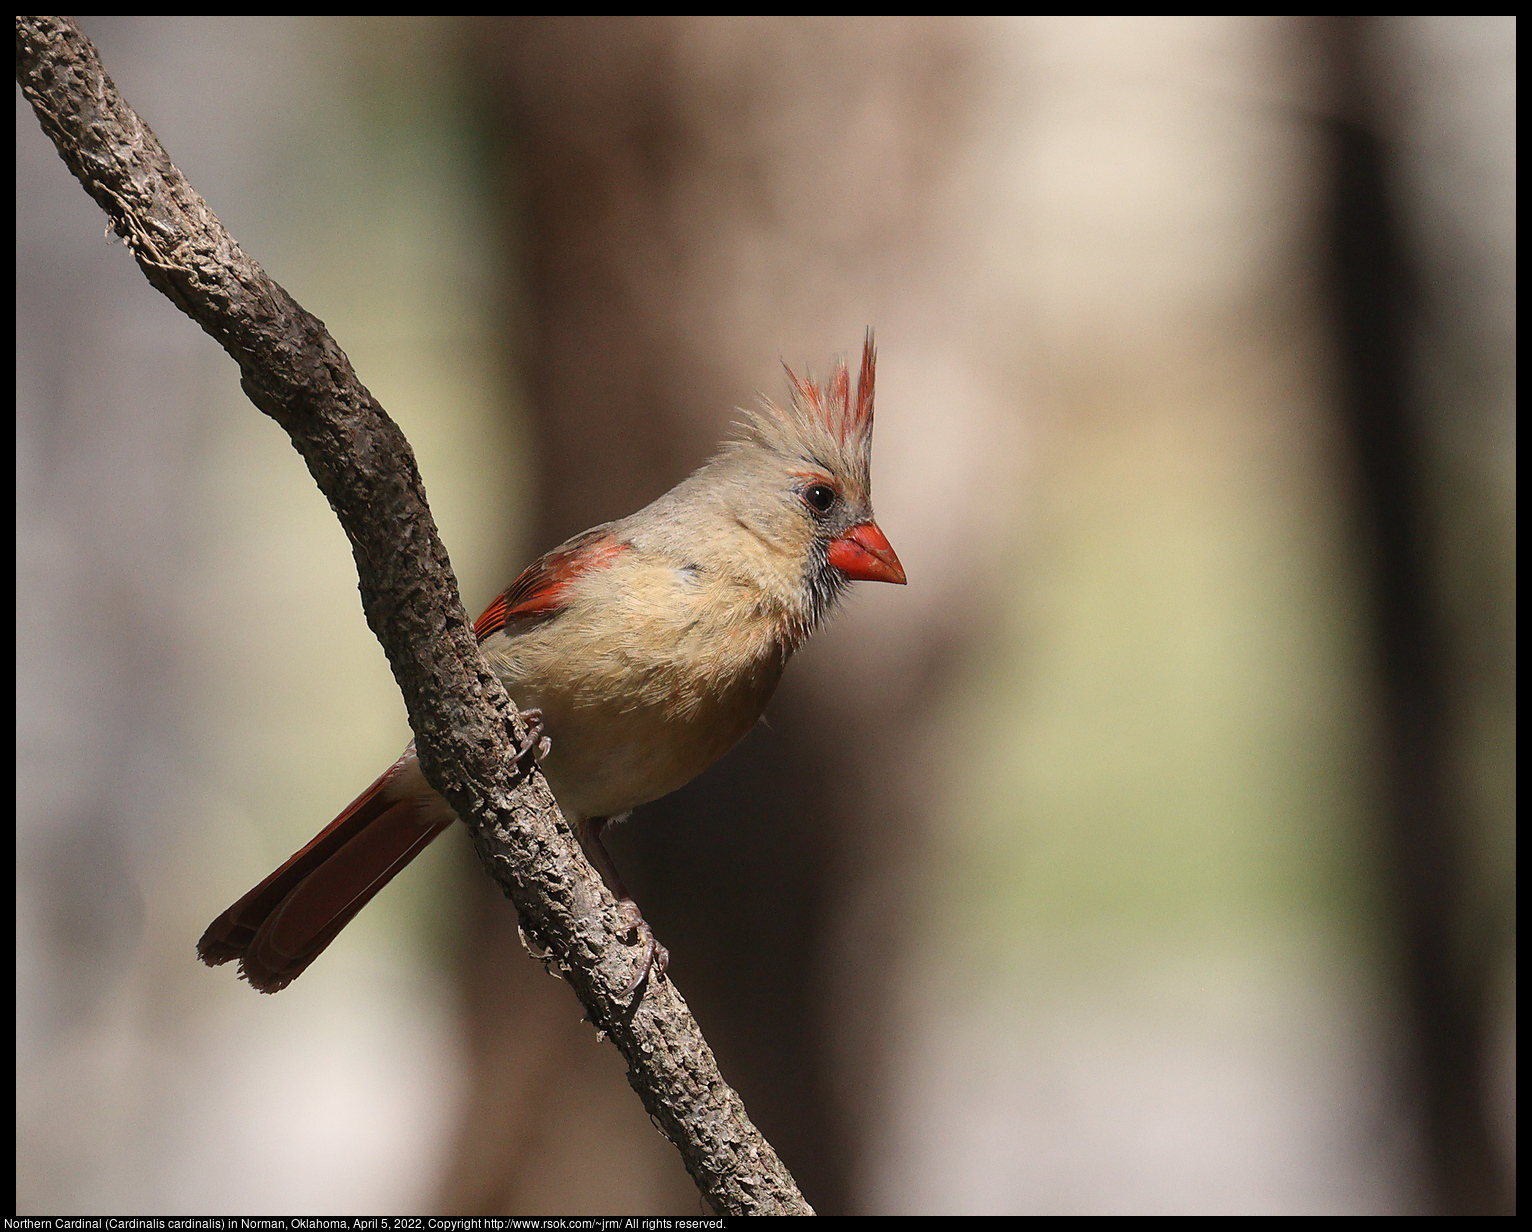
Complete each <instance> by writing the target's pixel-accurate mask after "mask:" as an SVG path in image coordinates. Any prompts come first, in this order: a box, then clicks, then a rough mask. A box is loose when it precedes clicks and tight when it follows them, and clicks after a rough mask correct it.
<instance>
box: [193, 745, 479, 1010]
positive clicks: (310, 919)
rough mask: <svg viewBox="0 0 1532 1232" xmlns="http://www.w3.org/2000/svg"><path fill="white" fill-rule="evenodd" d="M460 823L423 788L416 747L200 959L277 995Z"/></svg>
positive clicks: (217, 933) (237, 912) (215, 933)
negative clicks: (232, 969)
mask: <svg viewBox="0 0 1532 1232" xmlns="http://www.w3.org/2000/svg"><path fill="white" fill-rule="evenodd" d="M455 820H457V818H456V815H455V814H454V813H453V812H452V810H451V808H450V807H449V806H448V804H447V802H446V801H445V800H443V799H442V798H441V797H440V796H438V795H437V794H436V793H435V792H433V791H431V790H430V788H429V787H426V786H425V780H424V778H422V777H421V776H420V772H419V768H418V767H417V766H416V764H415V756H414V748H413V746H412V747H411V748H410V749H409V750H408V751H407V752H406V753H405V755H404V756H403V757H402V758H400V759H399V761H398V762H396V763H395V764H394V765H393V766H392V767H390V768H389V770H388V773H386V774H384V775H383V777H382V778H380V779H378V781H377V782H376V783H374V784H373V785H372V786H371V787H369V788H368V789H367V790H366V791H364V792H363V793H362V794H361V795H360V796H358V797H357V798H356V800H354V801H353V802H352V804H351V806H350V807H349V808H347V809H346V811H345V812H343V813H342V814H341V815H340V816H339V817H337V818H336V819H335V820H334V821H332V822H331V823H330V824H329V825H327V826H326V827H325V828H324V829H323V830H321V831H320V832H319V833H318V834H316V835H315V836H314V838H313V839H312V840H311V841H310V842H309V843H308V845H307V846H305V847H304V848H303V849H302V850H301V851H299V852H297V853H296V854H295V855H293V857H292V858H291V859H289V860H288V861H287V862H286V863H285V864H283V865H282V867H281V868H279V869H277V871H276V872H274V873H272V874H271V876H269V877H267V878H266V880H265V881H263V882H261V884H260V885H258V886H256V887H255V888H254V889H253V890H251V891H250V893H248V894H246V895H245V896H244V897H243V898H242V899H240V900H239V901H238V902H237V903H235V904H234V905H233V906H232V907H230V908H229V909H228V910H227V911H225V912H224V913H223V914H222V915H221V916H219V917H218V918H217V919H216V920H214V921H213V922H212V923H211V924H209V925H208V927H207V931H206V932H205V933H203V934H202V939H201V940H200V941H198V942H197V957H198V958H200V959H202V961H203V962H205V963H207V965H208V966H210V967H216V966H217V965H218V964H220V963H226V962H231V961H233V960H234V959H236V958H237V959H238V960H239V973H240V975H241V976H242V977H243V978H244V979H247V980H249V981H250V984H251V986H252V987H254V988H256V989H257V990H259V991H260V992H280V991H281V990H282V989H284V988H286V987H287V986H288V985H289V984H290V983H292V982H293V980H295V979H297V978H298V976H300V975H301V974H303V971H304V970H305V968H307V967H308V965H309V964H310V963H311V962H313V961H314V959H316V958H318V957H319V955H320V954H321V953H322V952H323V950H324V948H325V946H327V945H329V944H330V942H332V941H334V940H335V938H336V935H337V934H338V933H339V932H340V930H341V929H343V928H344V927H345V926H346V925H347V924H349V923H350V922H351V919H352V917H353V916H355V915H356V913H357V912H358V911H360V910H361V909H362V908H363V907H365V906H366V905H367V904H368V903H369V902H370V901H371V900H372V897H373V895H375V894H376V893H377V892H378V891H379V890H381V889H382V888H383V887H384V886H386V885H387V884H388V883H389V882H390V881H391V880H392V879H393V877H394V875H395V874H396V873H398V872H399V870H400V869H402V868H403V867H404V866H405V865H406V864H408V863H409V862H410V861H411V860H413V859H414V858H415V857H416V856H418V855H419V854H420V853H421V852H422V851H424V850H425V848H426V846H427V845H428V844H429V843H430V842H431V840H432V839H434V838H435V837H436V836H437V835H438V834H440V833H441V832H442V831H443V830H445V829H446V828H447V827H448V826H450V825H451V824H452V823H453V822H454V821H455Z"/></svg>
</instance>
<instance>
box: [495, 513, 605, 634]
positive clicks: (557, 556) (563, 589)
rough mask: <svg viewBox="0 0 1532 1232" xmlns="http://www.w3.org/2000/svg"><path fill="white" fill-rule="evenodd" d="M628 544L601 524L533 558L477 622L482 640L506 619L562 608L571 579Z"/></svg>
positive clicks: (601, 565) (601, 563) (599, 565)
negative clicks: (620, 540) (543, 554)
mask: <svg viewBox="0 0 1532 1232" xmlns="http://www.w3.org/2000/svg"><path fill="white" fill-rule="evenodd" d="M627 549H628V545H627V544H626V543H621V542H619V541H618V539H617V537H616V536H615V535H613V534H612V533H611V531H609V530H607V529H606V527H604V526H598V527H596V528H595V529H593V530H588V531H586V532H585V533H584V534H583V535H576V536H575V537H574V538H573V539H571V540H569V541H568V542H567V543H562V544H560V545H559V546H558V547H556V548H554V549H553V551H551V552H549V553H548V554H547V555H546V556H542V557H540V558H538V559H537V560H535V561H533V562H532V563H531V564H530V565H528V566H527V567H526V568H525V569H523V570H522V571H521V574H520V575H519V576H518V577H517V578H516V580H515V581H514V582H512V583H511V585H510V588H509V589H508V590H507V591H506V592H505V593H504V594H503V595H501V596H500V597H499V598H497V599H496V600H495V601H494V602H493V603H491V604H490V605H489V606H488V607H487V608H485V609H484V614H483V615H482V616H480V617H479V619H478V620H476V621H475V622H474V626H473V631H474V633H475V634H476V635H477V637H478V639H479V640H480V641H481V642H482V641H483V640H484V639H485V638H486V637H488V636H489V635H490V634H491V633H497V632H499V631H500V630H501V629H503V628H505V626H506V624H507V622H509V621H512V620H518V619H521V618H522V617H526V616H551V615H553V614H554V613H555V612H558V611H561V610H562V609H563V606H564V596H565V594H566V593H567V592H568V590H569V587H570V585H571V583H573V582H574V580H575V579H576V578H578V577H580V576H581V575H583V574H586V573H589V572H590V571H591V570H592V569H602V568H605V567H606V566H607V565H609V564H611V563H612V561H613V560H615V559H616V558H617V557H618V556H620V555H621V554H622V553H623V552H625V551H627Z"/></svg>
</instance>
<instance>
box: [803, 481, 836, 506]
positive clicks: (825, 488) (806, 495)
mask: <svg viewBox="0 0 1532 1232" xmlns="http://www.w3.org/2000/svg"><path fill="white" fill-rule="evenodd" d="M803 499H804V500H806V501H807V502H808V504H809V508H810V509H812V510H814V512H815V513H829V512H830V506H831V505H833V504H835V489H834V488H832V487H831V486H830V485H829V484H827V483H811V484H810V485H809V486H808V487H806V488H804V489H803Z"/></svg>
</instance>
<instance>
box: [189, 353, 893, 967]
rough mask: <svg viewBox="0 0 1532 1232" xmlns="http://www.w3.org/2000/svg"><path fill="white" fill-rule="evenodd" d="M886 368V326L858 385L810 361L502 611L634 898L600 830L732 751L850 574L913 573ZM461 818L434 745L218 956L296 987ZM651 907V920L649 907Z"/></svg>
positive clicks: (356, 808) (572, 547)
mask: <svg viewBox="0 0 1532 1232" xmlns="http://www.w3.org/2000/svg"><path fill="white" fill-rule="evenodd" d="M873 366H874V353H873V347H872V337H871V334H869V335H868V339H867V345H866V347H865V348H864V352H863V360H862V370H861V373H860V380H859V381H858V389H857V393H856V396H855V397H854V398H853V396H852V392H851V388H850V378H849V374H848V372H847V371H846V367H845V365H844V364H840V365H838V366H837V367H836V369H835V371H834V373H833V374H832V377H831V379H830V381H829V383H828V384H827V385H826V386H825V387H823V388H821V387H820V386H818V385H815V384H814V383H812V382H811V381H807V380H802V379H799V378H798V377H796V376H794V375H793V374H792V372H791V371H789V373H788V377H789V382H790V389H791V398H790V400H789V402H788V403H787V404H786V405H785V406H780V405H777V404H775V403H772V402H770V401H767V400H765V399H763V400H762V403H761V406H760V407H759V408H758V409H757V410H755V411H752V412H749V413H748V414H747V417H746V419H745V421H744V422H743V423H742V424H741V425H740V428H739V431H738V432H737V434H736V436H735V437H734V439H732V440H731V441H729V442H728V443H727V444H725V445H724V447H723V448H722V450H720V452H719V453H718V455H717V456H716V457H715V458H714V459H713V460H712V461H710V462H708V463H707V464H706V465H705V466H703V467H701V468H700V469H699V470H697V471H696V472H695V473H694V474H692V475H691V476H690V477H689V478H687V479H685V480H683V481H682V482H681V483H679V484H677V485H676V487H674V488H672V489H671V490H670V491H669V492H667V493H665V495H663V496H661V497H660V498H659V499H658V500H656V501H654V502H653V503H652V504H650V505H647V506H646V507H644V508H643V509H640V510H639V511H638V512H637V513H634V514H631V515H630V516H628V517H626V518H623V519H621V520H620V521H616V522H610V523H607V524H605V525H603V526H598V527H595V528H593V529H592V530H590V531H587V532H585V533H584V534H583V535H580V536H577V537H576V538H575V539H573V540H570V541H569V542H568V543H566V544H562V545H560V547H558V548H555V549H554V550H553V551H551V552H549V553H548V554H547V555H546V556H544V557H543V558H542V559H541V560H539V561H538V562H536V563H535V564H533V565H532V566H530V567H529V568H528V569H527V570H526V571H524V572H523V574H522V575H521V577H519V578H518V579H517V580H516V582H514V583H513V584H512V586H511V587H510V589H509V590H507V591H506V593H505V594H504V595H502V596H501V598H500V599H498V600H497V601H496V603H495V604H493V605H491V607H490V609H489V610H488V611H487V612H486V613H485V615H484V617H482V618H481V619H480V622H479V624H478V626H477V628H478V630H479V634H480V638H481V644H482V648H483V651H484V654H485V656H486V658H487V659H488V661H489V663H490V665H491V666H492V667H493V668H494V670H495V672H496V673H497V674H498V675H499V676H500V677H501V679H502V680H503V681H504V683H505V686H506V690H507V691H508V692H509V693H510V695H511V697H512V698H514V699H515V700H516V702H517V704H518V705H520V706H522V707H524V708H527V709H535V710H537V711H540V712H541V720H542V723H543V725H544V729H545V731H546V733H547V735H548V738H549V740H550V742H551V746H550V747H549V748H548V751H547V752H546V755H545V756H544V757H543V759H542V767H543V771H544V773H545V774H546V775H547V778H548V784H549V786H550V787H551V788H552V790H553V794H554V797H555V798H556V799H557V800H558V802H559V806H560V808H562V809H563V811H564V812H565V814H566V815H567V816H568V817H569V819H570V821H571V822H572V823H573V824H575V825H576V826H577V828H578V829H579V832H580V834H581V836H582V839H583V840H584V841H585V843H586V846H587V850H588V852H589V854H590V855H591V856H592V859H593V860H595V862H596V863H597V866H598V868H600V869H601V871H602V873H603V875H604V876H606V877H607V880H608V881H609V882H611V883H613V889H614V891H615V892H616V893H617V894H618V896H619V897H620V898H623V899H626V898H627V895H626V891H625V890H623V889H622V887H621V882H620V881H619V880H618V879H617V878H616V871H615V869H613V868H612V866H611V863H610V860H609V859H608V858H607V856H606V853H605V849H604V848H603V847H602V846H601V843H600V827H601V826H602V825H603V824H605V822H606V820H608V819H611V818H614V817H618V816H620V815H622V814H625V813H627V812H629V811H630V810H632V809H633V808H635V807H637V806H638V805H640V804H644V803H646V802H648V801H650V800H653V799H656V798H658V797H660V796H662V795H665V794H666V793H668V792H671V791H674V790H675V789H676V788H678V787H680V786H682V785H683V784H685V783H687V782H689V781H690V780H691V779H693V778H695V777H696V776H697V775H698V774H700V773H701V772H702V771H703V770H705V769H706V768H707V767H708V766H710V765H711V764H712V763H713V762H714V761H716V760H717V759H718V758H719V757H721V756H722V755H723V754H724V753H726V752H727V751H728V750H729V749H730V748H732V747H733V746H734V744H735V743H737V742H738V740H739V739H740V738H741V737H742V736H743V735H744V734H745V733H746V732H747V731H749V730H750V728H751V727H752V726H753V725H754V724H755V722H756V721H757V719H759V718H760V716H761V713H762V711H763V710H764V709H765V706H766V703H767V702H768V701H769V700H770V698H771V695H772V693H773V691H774V690H775V689H776V687H777V682H778V681H779V680H780V679H781V676H782V671H783V669H784V668H785V667H786V666H787V662H788V660H789V659H790V658H791V657H792V655H793V652H794V651H795V650H796V649H797V648H798V647H799V646H800V645H801V644H802V643H803V640H804V639H805V638H806V637H808V636H809V634H810V633H811V632H812V631H813V629H814V627H815V626H816V625H817V624H818V622H819V621H820V620H821V619H822V618H823V617H824V616H825V615H826V614H827V612H828V611H829V609H830V608H831V606H832V605H833V603H834V601H835V599H836V597H837V596H838V595H839V593H840V592H841V590H843V589H844V587H845V585H846V583H847V582H848V581H850V580H854V579H859V578H860V579H867V580H881V581H895V582H903V581H904V574H903V570H902V569H901V568H900V567H899V563H898V559H897V558H896V557H895V556H894V554H893V551H892V549H891V548H889V546H888V542H887V540H886V539H884V537H883V535H882V532H881V531H879V530H878V529H877V526H876V524H875V523H874V522H873V514H872V505H871V483H870V466H871V449H872V418H873V416H872V392H873V370H874V367H873ZM453 820H455V817H454V815H453V813H452V811H451V809H450V807H449V806H448V805H447V803H446V801H445V800H443V799H442V798H441V797H440V796H438V795H437V794H436V793H435V791H433V790H432V789H431V787H430V786H429V784H427V783H426V781H425V779H424V777H423V776H422V775H421V773H420V770H419V767H418V765H417V764H416V763H415V758H414V752H413V746H412V747H411V748H410V749H408V750H406V752H405V755H404V756H403V757H402V758H400V760H399V761H398V762H397V763H396V764H395V765H394V767H393V768H392V769H390V771H389V772H388V773H386V774H385V775H384V776H383V777H382V778H381V779H380V780H379V781H378V782H377V783H375V784H374V785H373V787H371V788H369V789H368V791H367V792H366V793H364V794H363V796H362V797H360V798H359V799H358V800H357V801H356V803H355V804H353V805H352V807H351V808H350V809H348V810H347V811H346V812H345V813H343V814H342V815H341V817H340V818H337V820H336V821H335V822H333V823H332V824H331V827H330V828H329V829H327V830H326V831H324V832H322V833H321V835H320V836H319V837H318V838H316V839H315V841H314V843H312V844H310V846H309V847H308V848H305V849H304V851H302V852H300V853H298V855H297V856H294V857H293V859H292V860H290V861H289V862H288V864H287V865H284V866H283V868H282V869H279V870H277V872H276V873H274V874H273V875H272V877H270V878H268V879H267V880H266V881H265V882H262V883H261V885H260V886H257V887H256V888H255V890H252V891H251V892H250V894H248V895H246V896H245V898H244V899H241V900H240V902H239V903H236V904H235V905H234V907H232V908H230V910H229V911H228V912H226V913H225V914H224V915H223V916H221V917H220V918H219V920H217V921H215V922H214V924H213V925H212V926H211V927H210V928H209V929H208V932H207V934H205V935H204V937H203V940H202V942H201V943H200V944H199V953H201V954H202V956H203V958H204V960H205V961H208V962H210V963H215V962H225V961H228V960H230V959H232V958H239V959H240V962H241V972H242V974H244V975H245V976H246V978H248V979H249V980H250V981H251V983H252V984H254V985H255V986H256V987H258V988H260V989H262V990H263V991H276V990H277V989H279V988H282V987H285V986H286V984H287V983H288V982H290V981H291V980H292V979H293V978H295V977H296V976H297V974H299V973H300V972H301V971H302V970H303V969H304V968H305V967H306V966H307V965H308V963H309V962H311V961H313V959H314V957H316V956H317V955H318V953H319V952H320V950H322V949H323V948H324V946H325V945H327V944H328V943H329V941H330V940H331V939H332V938H333V936H334V935H335V933H336V932H338V931H339V928H340V927H341V926H343V925H344V923H345V922H346V921H347V920H349V919H350V918H351V916H352V915H353V914H354V913H355V911H356V910H358V909H360V905H361V903H365V902H366V901H367V899H368V898H370V897H371V895H372V894H374V893H376V892H377V890H378V889H379V888H381V886H382V885H383V884H386V882H387V880H388V878H389V877H391V876H392V875H393V873H394V872H396V871H397V870H398V868H399V867H402V866H403V863H405V862H407V860H408V859H410V858H412V857H413V855H414V854H416V853H417V852H418V851H419V850H420V849H422V848H423V847H424V845H425V843H427V842H429V841H430V839H431V838H432V837H434V836H435V835H436V834H437V833H440V831H441V830H442V829H444V828H445V827H446V826H447V825H449V824H451V822H452V821H453ZM363 844H371V846H370V847H367V848H366V849H365V850H364V847H363ZM374 849H376V850H375V851H374ZM390 858H391V859H393V860H394V863H393V864H392V865H388V864H385V863H384V861H385V860H387V859H390ZM327 870H334V871H328V872H327ZM369 876H370V877H371V880H364V879H365V878H367V877H369ZM331 882H333V883H334V884H333V885H331V884H330V883H331ZM358 899H360V901H357V900H358ZM633 918H634V921H635V925H636V926H641V927H642V928H643V930H644V931H645V933H646V935H647V925H643V924H642V920H641V918H640V917H638V914H637V911H636V908H635V909H634V910H633ZM654 948H655V950H656V951H657V952H658V953H659V955H660V962H661V967H662V968H663V961H664V952H663V950H660V949H659V948H658V947H657V946H655V947H654ZM645 970H646V971H647V963H646V964H645Z"/></svg>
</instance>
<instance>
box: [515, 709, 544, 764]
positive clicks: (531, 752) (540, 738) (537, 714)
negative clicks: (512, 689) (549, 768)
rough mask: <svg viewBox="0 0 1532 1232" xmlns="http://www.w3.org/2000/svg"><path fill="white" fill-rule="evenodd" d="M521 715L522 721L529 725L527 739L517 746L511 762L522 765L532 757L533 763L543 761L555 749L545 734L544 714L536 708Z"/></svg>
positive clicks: (524, 711) (522, 712)
mask: <svg viewBox="0 0 1532 1232" xmlns="http://www.w3.org/2000/svg"><path fill="white" fill-rule="evenodd" d="M520 713H521V721H522V722H523V723H525V724H526V725H527V738H526V739H525V740H524V741H522V743H521V744H520V745H518V746H517V748H516V752H515V753H514V754H512V756H511V760H512V761H514V762H518V763H520V762H522V761H524V760H525V759H526V758H528V757H530V758H531V759H532V760H533V761H542V759H543V758H545V757H547V756H548V750H549V749H551V748H552V747H553V741H552V740H551V739H549V738H548V737H547V736H545V735H544V734H543V712H542V711H541V710H538V709H536V708H535V707H534V708H533V709H531V710H523V711H521V712H520Z"/></svg>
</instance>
